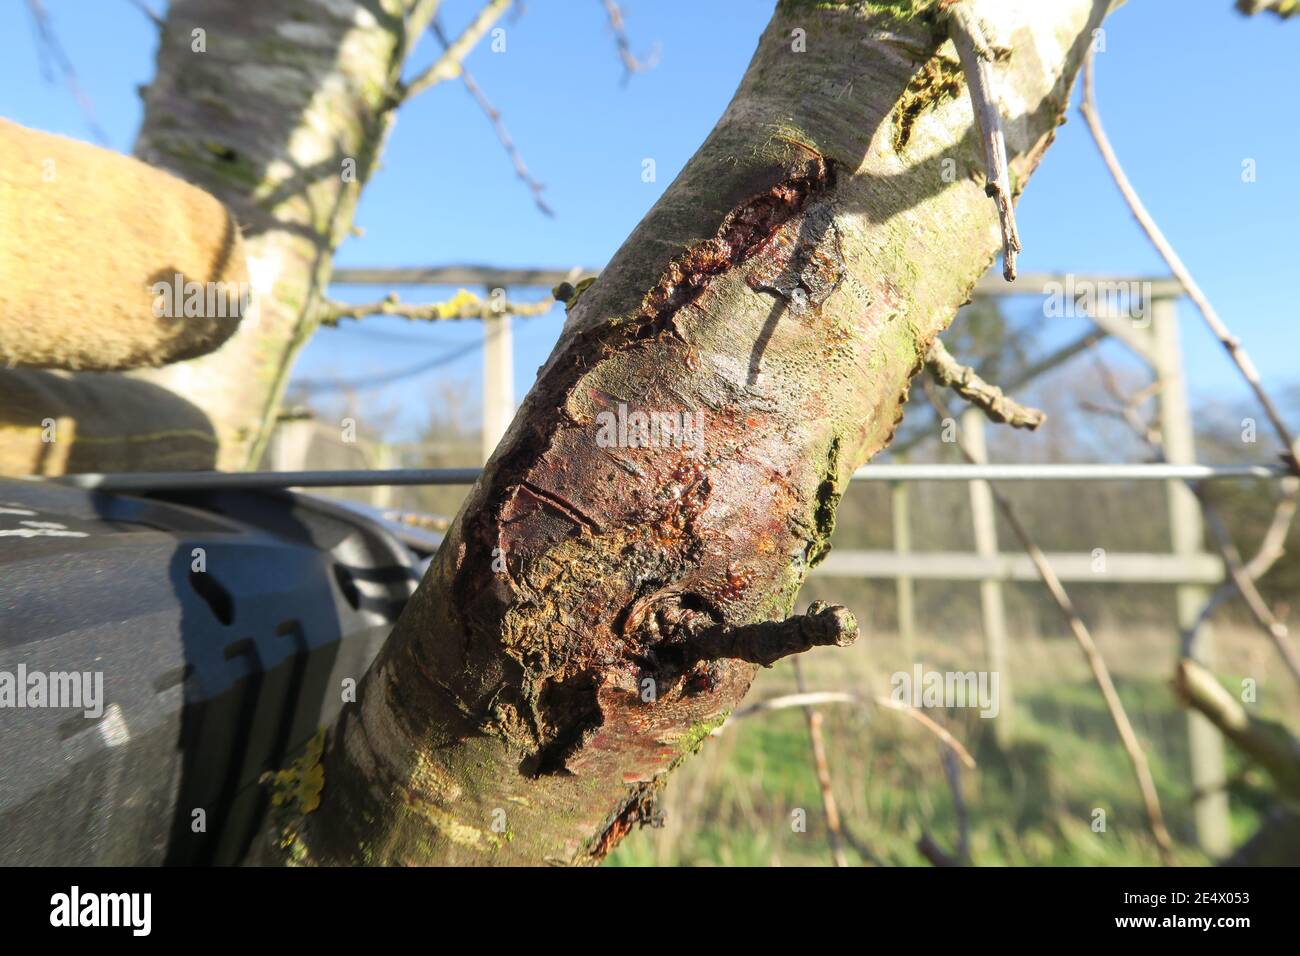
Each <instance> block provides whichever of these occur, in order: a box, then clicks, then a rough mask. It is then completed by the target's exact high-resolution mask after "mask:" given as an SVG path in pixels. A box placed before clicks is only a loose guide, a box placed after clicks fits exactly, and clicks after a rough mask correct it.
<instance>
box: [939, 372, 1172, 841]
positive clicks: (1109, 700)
mask: <svg viewBox="0 0 1300 956" xmlns="http://www.w3.org/2000/svg"><path fill="white" fill-rule="evenodd" d="M923 385H924V388H925V394H926V396H927V397H928V398H929V399H930V404H931V405H933V406H934V410H935V412H936V413H937V414H938V415H939V417H940V418H941V419H945V418H948V410H947V408H946V407H945V406H944V403H943V399H942V398H940V397H939V392H938V390H937V389H936V388H935V387H934V385H932V384H931V383H930V382H928V381H926V382H924V383H923ZM957 447H958V449H959V450H960V451H961V454H962V457H964V458H965V459H966V460H967V461H969V462H971V463H972V464H973V463H974V461H975V459H974V458H973V457H972V456H971V454H970V451H969V450H968V449H967V448H966V446H965V444H964V443H963V442H962V440H961V436H960V434H958V438H957ZM989 490H990V491H991V492H992V495H993V501H994V502H995V503H996V504H997V506H998V509H999V510H1000V511H1001V512H1002V516H1003V518H1005V519H1006V522H1007V524H1008V525H1009V526H1010V528H1011V531H1012V533H1013V534H1015V536H1016V537H1017V538H1018V539H1019V540H1020V544H1021V546H1022V547H1023V548H1024V549H1025V552H1026V553H1027V554H1028V555H1029V560H1030V561H1032V562H1033V564H1034V567H1035V568H1036V569H1037V570H1038V574H1039V577H1041V578H1042V579H1043V583H1044V584H1045V585H1047V591H1048V593H1049V594H1051V596H1052V599H1053V600H1054V601H1055V602H1056V606H1057V607H1058V608H1059V609H1060V611H1061V614H1062V616H1063V617H1064V618H1065V621H1066V624H1067V625H1068V626H1069V628H1070V633H1071V634H1073V635H1074V639H1075V641H1077V642H1078V644H1079V647H1080V648H1081V649H1082V650H1083V656H1084V658H1085V659H1086V660H1087V662H1088V667H1089V669H1090V670H1091V671H1092V676H1093V680H1094V681H1095V682H1096V684H1097V688H1098V689H1099V690H1100V691H1101V696H1102V699H1103V700H1104V701H1105V703H1106V710H1107V711H1108V712H1109V714H1110V719H1111V722H1112V723H1113V724H1114V725H1115V729H1116V731H1118V733H1119V738H1120V742H1121V743H1122V744H1123V746H1124V751H1125V753H1127V754H1128V758H1129V762H1130V763H1131V764H1132V765H1133V775H1134V776H1135V777H1136V778H1137V784H1138V789H1139V791H1141V794H1142V802H1143V804H1144V805H1145V807H1146V814H1147V821H1148V823H1149V825H1150V828H1151V834H1152V836H1153V837H1155V841H1156V846H1157V847H1159V849H1160V855H1161V858H1162V859H1163V860H1164V862H1165V864H1166V865H1170V864H1172V862H1173V841H1172V840H1171V838H1170V836H1169V830H1168V828H1167V827H1166V826H1165V818H1164V813H1163V812H1162V810H1161V809H1160V796H1159V794H1158V793H1157V792H1156V785H1155V780H1154V779H1153V778H1152V776H1151V767H1150V765H1149V764H1148V762H1147V758H1146V753H1145V752H1144V751H1143V750H1142V745H1141V743H1140V742H1139V741H1138V739H1137V734H1136V732H1135V731H1134V730H1133V724H1132V722H1131V721H1130V720H1129V719H1128V713H1127V711H1125V709H1124V704H1123V703H1122V702H1121V701H1120V699H1119V693H1118V692H1117V691H1116V690H1115V683H1114V681H1113V680H1111V676H1110V669H1109V668H1108V667H1107V666H1106V661H1105V659H1104V658H1103V657H1102V656H1101V651H1100V650H1099V649H1098V648H1097V644H1096V642H1095V641H1094V640H1093V639H1092V634H1091V633H1090V632H1089V630H1088V626H1087V625H1086V624H1084V622H1083V618H1082V617H1080V616H1079V612H1078V611H1077V610H1076V609H1075V607H1074V602H1073V601H1071V600H1070V595H1069V594H1068V593H1067V592H1066V590H1065V586H1064V585H1063V584H1061V579H1060V578H1058V577H1057V576H1056V572H1055V571H1054V570H1052V566H1051V564H1050V563H1049V562H1048V560H1047V557H1046V555H1044V554H1043V552H1042V550H1041V549H1040V548H1039V547H1038V545H1037V544H1036V543H1035V542H1034V540H1033V538H1031V537H1030V535H1029V532H1028V530H1026V528H1025V526H1024V525H1023V524H1022V523H1021V521H1020V518H1019V517H1018V516H1017V515H1016V512H1015V510H1014V509H1013V508H1012V507H1011V503H1010V502H1009V501H1007V499H1006V498H1004V497H1003V496H1002V495H1001V494H1000V493H999V492H998V490H997V489H996V487H995V486H993V485H989Z"/></svg>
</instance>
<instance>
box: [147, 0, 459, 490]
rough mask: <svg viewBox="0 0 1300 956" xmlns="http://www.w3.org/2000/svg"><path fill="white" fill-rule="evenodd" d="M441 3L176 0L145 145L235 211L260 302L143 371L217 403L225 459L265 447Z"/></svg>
mask: <svg viewBox="0 0 1300 956" xmlns="http://www.w3.org/2000/svg"><path fill="white" fill-rule="evenodd" d="M437 6H438V2H437V0H257V2H255V3H250V2H248V0H173V2H172V3H171V5H170V8H169V10H168V12H167V18H166V21H165V23H164V25H163V29H162V32H161V36H160V40H159V48H158V67H157V74H156V76H155V78H154V81H153V83H152V84H151V85H150V86H149V88H148V89H147V90H146V91H145V94H144V100H145V112H144V124H143V126H142V127H141V130H140V134H139V137H138V139H137V141H136V146H135V153H136V155H137V156H139V157H140V158H141V159H143V160H145V161H146V162H149V163H151V164H153V165H155V166H160V167H162V168H164V169H169V170H171V171H173V172H175V173H176V174H177V175H179V176H181V177H183V178H185V179H187V180H189V181H190V182H193V183H196V184H198V185H200V186H202V187H203V188H204V189H206V190H208V192H210V193H212V194H213V195H214V196H216V197H217V198H219V199H221V200H222V201H224V202H225V203H226V204H227V205H228V206H229V207H230V208H231V209H232V210H233V211H234V212H235V215H236V216H237V218H238V219H239V221H240V224H241V225H242V227H243V230H244V235H245V238H246V240H247V254H248V262H249V272H250V274H251V276H252V280H253V285H254V290H255V292H256V293H257V302H258V317H257V321H255V322H245V323H244V324H243V325H242V326H241V327H240V329H239V331H238V332H237V333H236V334H235V336H234V337H233V338H232V339H231V340H230V341H228V342H227V343H226V344H225V345H224V346H222V347H221V348H220V349H219V350H217V351H216V352H213V353H212V354H210V355H206V356H203V357H202V358H198V359H194V360H192V361H188V362H181V363H178V364H175V365H170V366H167V367H166V368H162V369H157V370H149V371H141V372H136V373H133V375H134V377H138V378H143V379H147V380H149V381H152V382H156V383H158V384H160V385H163V386H165V387H166V388H168V389H170V390H171V391H172V392H175V393H176V394H178V395H180V396H182V397H184V398H185V399H187V400H188V401H189V402H192V403H193V404H195V405H197V406H198V407H199V408H201V409H202V410H203V411H204V412H205V413H206V414H207V416H208V418H209V419H210V420H211V422H212V424H213V425H214V427H215V430H216V434H217V438H218V440H219V442H220V451H219V454H218V456H217V462H216V464H217V467H220V468H227V469H238V468H244V467H249V466H251V465H253V464H255V462H256V460H257V458H258V457H259V455H260V450H261V447H262V444H263V443H264V441H265V439H266V437H267V436H266V433H267V430H268V429H269V427H270V424H271V420H272V419H273V417H274V410H275V408H276V406H277V405H278V404H279V401H280V397H281V395H282V393H283V391H284V388H285V384H286V382H287V380H288V375H289V371H290V369H291V367H292V364H293V359H294V357H295V356H296V354H297V351H298V349H299V347H300V346H301V345H302V344H303V343H304V342H306V340H307V339H308V338H309V337H310V336H311V334H312V332H313V331H315V328H316V325H317V321H318V320H317V310H318V306H319V304H320V301H321V297H322V293H323V291H324V289H325V286H326V283H327V282H328V281H329V275H330V269H331V264H332V258H333V252H334V249H335V248H336V247H337V246H338V244H339V243H340V242H341V241H342V240H343V239H344V238H345V237H346V236H347V234H348V232H349V231H350V230H351V228H352V217H353V213H354V211H355V207H356V202H357V198H358V196H359V195H360V192H361V188H362V186H363V185H364V183H365V182H366V180H367V178H368V177H369V176H370V174H371V172H372V171H373V170H374V168H375V165H376V162H377V160H378V157H379V154H380V151H381V150H382V147H383V143H384V139H385V136H386V135H387V133H388V130H389V128H390V127H391V125H392V121H393V115H394V109H393V107H394V100H393V99H392V97H393V94H394V92H395V90H396V86H397V83H398V81H399V79H400V77H401V69H402V64H403V62H404V61H405V59H406V57H407V54H408V53H409V52H410V48H411V47H412V46H413V45H414V43H415V40H416V39H417V38H418V37H419V36H420V35H421V33H423V32H424V30H425V28H426V27H427V25H428V23H429V21H430V19H431V18H432V16H433V14H434V11H435V10H436V8H437ZM196 31H203V33H202V34H201V35H200V34H197V33H196ZM200 43H201V44H202V45H203V46H205V47H206V52H200V51H198V50H196V47H197V46H198V45H200Z"/></svg>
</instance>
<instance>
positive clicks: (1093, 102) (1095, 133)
mask: <svg viewBox="0 0 1300 956" xmlns="http://www.w3.org/2000/svg"><path fill="white" fill-rule="evenodd" d="M1094 56H1095V51H1093V50H1091V49H1090V50H1089V51H1088V56H1087V58H1086V59H1085V60H1084V64H1083V105H1082V106H1081V107H1080V111H1081V112H1082V113H1083V118H1084V120H1085V121H1086V122H1087V124H1088V129H1089V130H1090V131H1091V133H1092V138H1093V140H1094V142H1096V144H1097V149H1098V151H1099V152H1100V153H1101V157H1102V159H1103V160H1104V161H1105V163H1106V168H1107V169H1108V170H1110V174H1111V178H1113V179H1114V180H1115V185H1116V186H1118V187H1119V191H1120V192H1121V193H1122V194H1123V196H1124V201H1125V202H1126V203H1128V207H1129V210H1130V211H1131V212H1132V213H1133V218H1135V219H1136V220H1137V221H1138V225H1139V226H1141V227H1142V231H1143V232H1145V233H1146V234H1147V238H1149V239H1150V240H1151V244H1152V245H1154V246H1155V247H1156V250H1157V251H1158V252H1159V253H1160V255H1161V257H1162V258H1163V259H1164V260H1165V262H1166V263H1167V264H1168V266H1169V270H1170V271H1171V272H1172V273H1173V274H1174V277H1175V278H1177V279H1178V281H1179V282H1181V283H1182V285H1183V288H1184V289H1185V290H1186V291H1187V296H1188V298H1190V299H1191V300H1192V302H1193V303H1195V305H1196V308H1197V309H1198V310H1199V311H1200V313H1201V315H1202V316H1204V317H1205V322H1206V324H1207V325H1209V327H1210V331H1211V332H1213V333H1214V335H1215V337H1216V338H1217V339H1218V340H1219V342H1220V344H1221V345H1223V347H1224V349H1226V350H1227V352H1228V357H1229V358H1231V359H1232V361H1233V363H1234V364H1236V366H1237V368H1238V369H1239V370H1240V371H1241V374H1242V376H1243V377H1244V378H1245V379H1246V384H1248V385H1249V386H1250V388H1251V391H1253V392H1254V393H1255V398H1256V399H1257V400H1258V401H1259V404H1260V406H1261V407H1262V408H1263V409H1264V413H1265V414H1266V415H1267V416H1268V419H1269V421H1270V422H1271V423H1272V425H1273V430H1274V431H1276V432H1277V436H1278V438H1279V439H1280V440H1281V442H1282V448H1283V457H1284V459H1285V460H1286V462H1287V463H1288V465H1290V467H1291V468H1293V469H1295V470H1296V473H1297V474H1300V462H1298V461H1297V458H1296V456H1297V453H1300V446H1297V444H1296V439H1295V437H1294V436H1293V435H1292V434H1291V430H1290V429H1289V428H1288V427H1287V425H1286V423H1285V422H1284V421H1283V420H1282V416H1281V414H1280V413H1279V412H1278V410H1277V407H1276V406H1275V405H1274V404H1273V400H1272V399H1271V398H1269V396H1268V393H1267V392H1265V391H1264V386H1263V383H1262V382H1260V378H1259V372H1258V371H1257V370H1256V368H1255V364H1254V362H1252V361H1251V360H1250V356H1249V355H1247V354H1246V350H1245V349H1244V348H1242V347H1241V340H1240V339H1238V338H1237V337H1236V336H1235V335H1233V334H1232V333H1231V332H1230V331H1229V330H1228V327H1227V326H1226V325H1224V324H1223V320H1222V319H1220V318H1219V313H1218V312H1216V311H1215V309H1214V306H1213V305H1211V304H1210V300H1209V298H1208V297H1207V296H1206V295H1205V293H1204V292H1203V291H1202V290H1201V287H1200V285H1198V284H1197V282H1196V279H1195V278H1194V277H1193V276H1192V273H1191V271H1190V270H1189V269H1188V268H1187V266H1186V265H1184V264H1183V260H1182V259H1180V258H1179V257H1178V253H1177V252H1175V251H1174V247H1173V246H1172V245H1171V244H1170V243H1169V240H1168V239H1166V238H1165V235H1164V233H1163V232H1161V231H1160V227H1159V226H1157V225H1156V222H1155V220H1154V219H1153V218H1152V217H1151V214H1150V213H1149V212H1148V211H1147V208H1146V206H1145V205H1144V204H1143V202H1142V199H1141V197H1139V196H1138V194H1137V190H1135V189H1134V188H1133V184H1132V183H1131V182H1129V178H1128V176H1127V175H1126V174H1125V173H1124V168H1123V167H1122V166H1120V164H1119V158H1118V157H1117V156H1116V155H1115V150H1114V149H1113V148H1112V147H1111V145H1110V139H1109V138H1108V137H1107V136H1106V130H1105V128H1104V127H1103V126H1102V124H1101V114H1100V113H1099V112H1098V111H1097V98H1096V93H1095V90H1094V88H1093V82H1092V78H1093V71H1092V66H1093V57H1094Z"/></svg>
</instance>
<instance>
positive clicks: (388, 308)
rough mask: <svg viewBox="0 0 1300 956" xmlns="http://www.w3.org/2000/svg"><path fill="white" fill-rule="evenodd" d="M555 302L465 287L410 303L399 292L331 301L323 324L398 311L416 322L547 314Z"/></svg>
mask: <svg viewBox="0 0 1300 956" xmlns="http://www.w3.org/2000/svg"><path fill="white" fill-rule="evenodd" d="M554 304H555V300H554V299H553V298H549V297H548V298H545V299H541V300H539V301H537V302H510V301H507V300H505V299H500V300H495V299H492V300H485V299H483V298H481V297H479V296H477V295H475V294H474V293H472V292H469V291H467V290H465V289H461V290H459V291H458V292H457V293H456V294H455V295H454V296H452V297H451V298H450V299H447V300H446V301H445V302H426V303H423V304H421V305H407V304H406V303H404V302H402V301H401V299H399V298H398V297H397V293H396V292H390V293H389V294H388V296H387V297H386V298H385V299H383V300H381V301H379V302H370V303H366V304H365V305H352V304H351V303H348V302H333V301H331V302H327V303H326V304H325V307H324V311H323V313H322V315H321V319H320V324H321V325H323V326H327V327H332V326H336V325H338V324H339V322H340V321H341V320H343V319H363V318H365V317H366V316H368V315H398V316H401V317H402V318H405V319H410V320H411V321H413V322H439V321H446V320H455V319H481V318H483V317H484V316H489V315H519V316H532V315H545V314H546V313H547V312H549V311H550V310H551V307H552V306H553V305H554Z"/></svg>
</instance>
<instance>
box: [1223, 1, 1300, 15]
mask: <svg viewBox="0 0 1300 956" xmlns="http://www.w3.org/2000/svg"><path fill="white" fill-rule="evenodd" d="M1237 9H1238V10H1239V11H1240V12H1242V13H1244V14H1246V16H1248V17H1250V16H1254V15H1255V14H1257V13H1263V12H1264V11H1268V12H1269V13H1272V14H1275V15H1277V16H1279V17H1281V18H1282V19H1284V20H1285V19H1286V18H1287V17H1294V16H1297V15H1300V0H1237Z"/></svg>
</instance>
